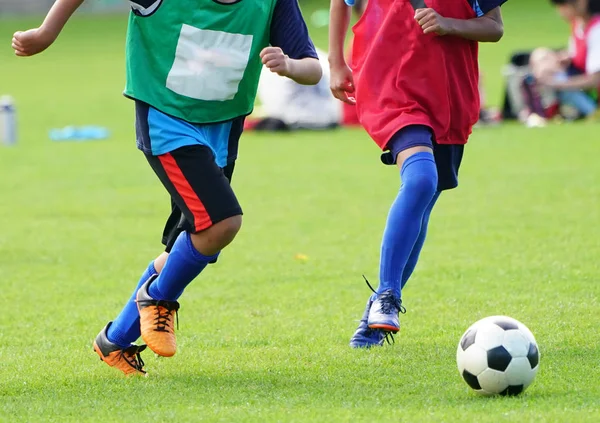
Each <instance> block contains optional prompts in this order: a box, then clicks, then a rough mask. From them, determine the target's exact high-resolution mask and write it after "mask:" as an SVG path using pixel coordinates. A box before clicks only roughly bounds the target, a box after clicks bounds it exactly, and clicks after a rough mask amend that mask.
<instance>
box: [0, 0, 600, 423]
mask: <svg viewBox="0 0 600 423" xmlns="http://www.w3.org/2000/svg"><path fill="white" fill-rule="evenodd" d="M533 4H534V2H533V1H530V2H528V1H525V0H520V1H519V2H512V3H509V5H508V6H507V7H506V8H505V19H506V37H505V39H504V40H503V42H502V43H501V44H498V45H495V46H484V47H483V48H482V67H483V70H484V72H485V75H486V82H487V84H488V85H487V88H488V92H489V94H490V99H491V101H492V102H498V101H499V94H500V86H501V84H500V81H499V69H500V65H501V64H503V63H504V62H505V61H506V60H507V57H508V53H509V52H510V51H514V50H519V49H522V48H528V47H532V46H535V45H538V44H548V45H561V44H564V40H565V39H566V36H567V32H568V29H567V28H566V26H564V25H561V24H560V22H559V21H558V18H556V17H555V16H554V13H553V12H552V10H551V9H550V8H549V7H548V8H546V7H545V5H544V6H541V5H538V6H535V7H534V5H533ZM303 5H304V6H303V7H304V9H305V12H307V17H310V13H311V11H312V10H314V9H315V4H306V3H303ZM125 21H126V19H125V18H124V17H107V18H86V17H82V18H78V19H77V20H75V21H74V22H73V23H72V24H70V25H69V27H68V29H67V30H66V33H65V34H64V36H63V37H62V38H61V39H60V41H59V42H58V43H57V45H56V46H54V47H53V48H52V49H51V50H50V51H49V52H47V53H46V54H44V55H42V56H40V57H38V58H35V59H28V60H18V59H15V58H13V57H12V56H11V51H10V49H9V44H10V43H9V39H10V34H12V32H13V31H14V30H17V29H23V28H25V27H29V26H31V25H37V24H38V22H39V20H29V21H14V20H3V21H0V40H3V41H2V43H1V44H2V47H0V92H8V93H11V94H12V95H14V96H15V97H16V99H17V101H18V107H19V112H20V122H21V126H20V128H21V140H20V143H19V145H18V146H16V147H15V148H11V149H8V148H1V149H0V169H1V171H2V173H1V175H2V176H1V178H0V192H1V193H2V201H0V272H1V273H0V275H1V281H2V282H1V285H0V286H1V287H2V296H1V300H0V301H1V304H2V309H3V310H4V312H3V313H2V314H1V315H0V327H1V331H0V401H1V405H0V421H5V422H38V421H56V422H83V421H98V420H100V419H102V420H104V421H133V420H135V421H162V420H171V421H184V422H185V421H224V422H238V421H261V422H262V421H266V422H271V421H273V422H275V421H281V422H294V421H298V422H309V421H314V422H322V421H336V422H337V421H352V422H354V421H378V422H379V421H394V422H398V421H406V422H425V421H431V422H454V421H461V422H464V421H468V422H503V421H506V422H508V421H511V422H512V421H517V422H558V421H561V422H572V421H577V422H598V421H600V383H599V381H600V367H599V365H598V363H599V359H600V346H599V345H600V331H599V330H598V325H599V321H600V312H599V311H598V310H599V307H600V303H599V297H600V285H599V284H598V274H599V265H598V257H599V256H600V241H599V240H600V225H599V222H600V188H599V186H598V183H597V181H598V180H599V179H600V166H598V159H597V157H598V153H599V152H600V146H599V144H598V141H599V140H598V136H597V134H598V130H599V129H600V127H599V126H598V125H592V124H576V125H561V126H559V125H556V126H551V127H549V128H546V129H540V130H528V129H525V128H523V127H520V126H516V125H513V124H508V125H505V126H502V127H498V128H481V129H477V130H476V131H475V133H474V135H473V136H472V139H471V142H470V144H469V146H468V149H467V153H466V157H465V160H464V166H463V168H462V171H461V186H460V187H459V189H457V190H454V191H451V192H447V193H445V194H443V195H442V197H441V199H440V201H439V204H438V205H437V207H436V210H435V211H434V213H433V217H432V223H431V226H430V235H429V240H428V242H427V244H426V246H425V250H424V253H423V256H422V260H421V262H420V264H419V266H418V268H417V271H416V273H415V275H414V277H413V279H412V280H411V281H410V283H409V285H408V288H407V289H406V290H405V292H404V301H405V305H406V307H407V309H408V313H407V314H406V315H405V316H403V318H402V324H403V329H402V334H401V336H399V337H398V342H397V343H396V345H394V346H392V347H389V346H386V347H385V348H381V349H374V350H371V351H354V350H351V349H350V348H348V347H347V342H348V340H349V337H350V336H351V334H352V332H353V331H354V329H355V325H356V322H355V320H356V319H358V318H359V317H360V315H361V313H362V311H363V307H364V302H365V300H366V298H367V296H368V295H369V292H368V289H367V288H366V286H365V285H364V283H363V282H362V278H361V274H363V273H364V274H366V275H367V276H368V277H370V278H371V279H372V280H376V279H377V268H378V250H379V243H380V237H381V232H382V229H383V226H384V220H385V216H386V213H387V210H388V208H389V205H390V203H391V202H392V200H393V198H394V196H395V193H396V191H397V188H398V183H399V178H398V174H397V171H396V170H394V169H393V168H387V167H384V166H382V165H381V164H380V163H379V159H378V152H377V149H376V147H375V145H374V144H373V143H372V142H371V141H369V139H368V137H367V136H366V135H365V134H364V133H363V132H362V131H360V130H340V131H334V132H328V133H297V134H293V135H269V136H265V135H260V136H259V135H254V134H247V135H245V136H244V137H243V139H242V144H241V152H240V160H239V162H238V163H239V164H238V167H237V169H236V174H235V175H234V187H235V190H236V192H237V194H238V196H239V198H240V201H241V203H242V206H243V207H244V209H245V216H244V228H243V230H242V232H241V233H240V235H239V238H238V239H237V240H236V241H235V242H234V244H233V245H232V246H231V247H230V248H228V249H227V250H226V252H225V253H224V254H223V256H222V257H221V259H220V260H219V263H218V264H217V265H215V266H213V267H211V268H209V269H208V270H207V271H206V272H205V273H203V274H202V275H201V277H200V278H199V279H198V280H197V281H195V282H194V283H193V284H192V285H191V286H190V288H189V289H188V290H187V292H186V293H185V295H184V297H183V298H182V309H181V314H180V321H181V326H180V331H179V346H180V348H179V351H178V353H177V355H176V356H175V357H174V358H172V359H159V358H156V357H154V356H153V355H152V354H151V353H149V352H146V353H145V361H146V364H147V369H148V371H149V373H150V376H149V377H148V378H145V379H125V378H123V377H121V376H120V375H119V374H117V372H116V371H114V370H111V369H109V368H108V367H107V366H106V365H104V364H102V363H100V362H99V361H98V358H97V357H96V355H95V354H94V353H93V352H92V350H91V342H92V340H93V338H94V336H95V335H96V333H97V332H98V331H99V330H100V328H101V327H102V326H103V325H104V324H105V323H106V322H107V321H108V320H109V319H112V318H114V317H115V316H116V314H117V313H118V311H119V310H120V308H121V306H122V305H123V303H124V301H125V300H126V299H127V298H128V296H129V295H130V293H131V290H132V288H133V286H134V284H135V283H136V281H137V279H138V277H139V274H140V273H141V272H142V271H143V269H144V268H145V266H146V264H147V263H148V261H149V260H151V259H152V258H153V257H154V256H155V255H157V254H158V253H159V252H160V250H161V249H160V248H161V246H160V244H159V239H160V232H161V230H162V225H163V223H164V219H165V217H166V215H167V213H168V211H169V208H168V205H169V204H168V199H167V196H166V193H165V192H163V189H162V187H161V186H160V184H159V183H158V181H157V180H156V178H155V176H154V175H153V174H152V172H151V170H150V169H149V167H148V166H147V164H146V162H145V160H144V159H143V157H142V156H141V154H140V153H139V152H138V151H137V150H136V148H135V143H134V134H133V110H132V103H131V102H129V101H128V100H125V99H123V98H122V97H120V95H119V94H120V91H121V89H122V87H123V82H124V75H123V72H124V64H123V45H124V41H123V40H124V33H125ZM532 25H534V26H533V27H532ZM314 38H315V40H316V42H317V43H318V44H320V45H321V46H325V44H324V40H325V32H324V30H323V29H321V30H316V31H314ZM69 124H75V125H77V124H99V125H106V126H108V127H110V128H111V130H112V131H113V136H112V138H111V139H110V140H108V141H98V142H90V143H52V142H50V141H49V140H48V138H47V131H48V129H50V128H52V127H60V126H65V125H69ZM298 254H302V255H305V256H306V257H307V258H308V259H306V260H300V259H298V258H296V257H297V255H298ZM492 314H506V315H510V316H512V317H514V318H517V319H519V320H521V321H523V322H524V323H525V324H527V325H528V326H529V328H530V329H531V330H532V331H533V332H534V334H535V335H536V337H537V339H538V342H539V345H540V349H541V353H542V359H541V370H540V373H539V375H538V377H537V380H536V381H535V383H534V385H533V386H532V387H531V388H530V389H529V390H528V391H527V392H526V393H525V395H523V396H521V397H518V398H492V399H490V398H480V397H477V396H475V395H473V394H472V393H471V392H469V389H468V387H467V386H466V384H464V383H463V382H462V380H461V379H460V377H459V375H458V372H457V370H456V365H455V358H454V357H455V349H456V344H457V342H458V340H459V337H460V335H461V334H462V332H463V331H464V330H465V329H466V328H467V327H468V326H469V325H470V324H471V323H473V322H474V321H476V320H478V319H479V318H481V317H484V316H487V315H492Z"/></svg>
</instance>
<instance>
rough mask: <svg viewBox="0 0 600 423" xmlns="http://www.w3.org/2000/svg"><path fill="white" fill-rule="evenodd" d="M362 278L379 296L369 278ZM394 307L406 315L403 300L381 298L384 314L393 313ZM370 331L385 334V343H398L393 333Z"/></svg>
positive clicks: (386, 295) (385, 295)
mask: <svg viewBox="0 0 600 423" xmlns="http://www.w3.org/2000/svg"><path fill="white" fill-rule="evenodd" d="M362 277H363V279H364V280H365V282H366V283H367V286H368V287H369V289H370V290H371V291H373V293H374V294H377V291H375V289H373V286H372V285H371V284H370V283H369V280H368V279H367V277H366V276H365V275H362ZM392 306H395V307H396V309H397V310H398V312H399V313H402V314H406V308H405V307H404V306H403V305H402V300H401V299H399V298H394V296H393V295H391V294H383V295H382V296H381V311H382V312H384V313H389V312H390V311H391V307H392ZM370 330H373V331H375V330H377V331H380V332H383V333H385V341H386V342H387V343H388V345H392V344H395V343H396V339H394V334H393V333H392V332H388V331H382V330H381V329H370ZM390 339H391V342H390Z"/></svg>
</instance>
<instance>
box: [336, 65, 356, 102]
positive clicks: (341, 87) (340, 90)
mask: <svg viewBox="0 0 600 423" xmlns="http://www.w3.org/2000/svg"><path fill="white" fill-rule="evenodd" d="M330 88H331V93H332V94H333V96H334V97H335V98H337V99H338V100H340V101H343V102H344V103H348V104H356V100H355V99H354V97H352V96H350V95H349V94H353V93H354V78H353V77H352V70H350V68H349V67H348V65H347V64H345V63H344V64H343V65H340V66H332V67H331V77H330Z"/></svg>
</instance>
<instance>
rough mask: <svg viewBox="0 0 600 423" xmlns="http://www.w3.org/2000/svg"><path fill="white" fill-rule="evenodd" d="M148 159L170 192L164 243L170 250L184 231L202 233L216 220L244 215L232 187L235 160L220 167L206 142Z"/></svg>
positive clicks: (147, 155)
mask: <svg viewBox="0 0 600 423" xmlns="http://www.w3.org/2000/svg"><path fill="white" fill-rule="evenodd" d="M146 159H147V160H148V163H150V166H151V167H152V170H154V173H156V175H157V176H158V178H159V179H160V181H161V182H162V184H163V186H164V187H165V188H166V189H167V191H168V192H169V194H170V195H171V215H170V216H169V218H168V219H167V223H166V224H165V229H164V231H163V237H162V243H163V244H164V245H165V246H166V247H167V249H166V251H170V250H171V247H172V246H173V243H174V242H175V240H176V239H177V237H178V236H179V234H180V233H181V232H182V231H188V232H192V233H197V232H200V231H202V230H204V229H207V228H209V227H211V226H212V225H214V224H215V223H217V222H220V221H222V220H225V219H227V218H229V217H233V216H238V215H241V214H242V208H241V207H240V204H239V203H238V200H237V198H236V196H235V194H234V192H233V189H232V188H231V185H230V182H231V176H232V175H233V169H234V166H235V162H232V163H230V164H228V165H227V166H226V167H225V168H223V169H222V168H220V167H219V166H217V164H216V163H215V160H214V156H213V153H212V150H211V149H210V148H208V147H206V146H203V145H193V146H185V147H180V148H178V149H177V150H174V151H172V152H170V153H167V154H162V155H160V156H153V155H150V154H146Z"/></svg>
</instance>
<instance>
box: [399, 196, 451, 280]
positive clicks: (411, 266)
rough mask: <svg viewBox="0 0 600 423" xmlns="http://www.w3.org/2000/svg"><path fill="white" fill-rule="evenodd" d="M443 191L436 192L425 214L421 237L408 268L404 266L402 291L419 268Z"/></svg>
mask: <svg viewBox="0 0 600 423" xmlns="http://www.w3.org/2000/svg"><path fill="white" fill-rule="evenodd" d="M440 194H441V191H438V192H436V194H435V195H434V196H433V199H432V200H431V202H430V203H429V205H428V206H427V208H426V209H425V213H424V214H423V220H422V222H421V232H420V233H419V237H418V238H417V241H416V242H415V246H414V247H413V249H412V251H411V253H410V256H409V257H408V260H407V262H406V266H404V270H403V271H402V279H401V281H402V283H401V285H400V289H404V285H406V282H408V279H409V278H410V277H411V275H412V274H413V272H414V270H415V267H416V266H417V261H418V260H419V255H420V254H421V250H422V249H423V244H425V238H426V237H427V227H428V226H429V217H430V216H431V212H432V211H433V206H435V203H436V202H437V200H438V198H439V197H440Z"/></svg>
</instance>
